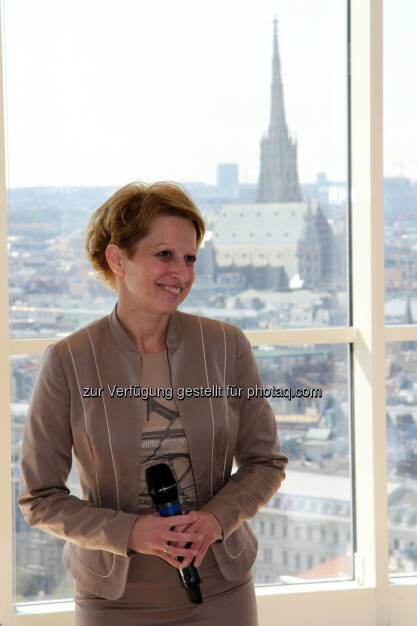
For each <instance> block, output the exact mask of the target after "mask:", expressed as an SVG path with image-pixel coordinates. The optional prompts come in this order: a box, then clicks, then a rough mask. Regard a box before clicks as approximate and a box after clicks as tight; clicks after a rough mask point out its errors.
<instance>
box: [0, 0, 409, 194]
mask: <svg viewBox="0 0 417 626" xmlns="http://www.w3.org/2000/svg"><path fill="white" fill-rule="evenodd" d="M393 2H394V0H385V6H386V7H388V8H387V9H386V11H387V15H388V14H389V15H390V11H391V13H392V14H393V15H394V18H393V19H392V18H391V16H390V23H391V22H392V23H393V28H394V32H395V33H396V34H398V33H397V31H398V30H400V32H401V35H403V31H402V30H401V29H402V24H401V21H400V18H401V19H402V20H403V21H404V23H405V26H404V27H406V28H407V29H408V31H409V32H408V35H409V37H408V39H407V37H401V39H402V45H403V46H404V45H405V43H406V41H408V48H407V53H408V55H407V59H406V60H405V59H402V61H403V63H402V66H401V70H402V72H398V67H397V66H396V65H395V64H393V66H392V68H391V70H390V71H392V74H393V76H394V78H393V85H394V87H395V85H397V84H399V82H398V81H399V80H400V78H401V77H403V78H406V77H407V76H408V78H407V80H406V81H405V82H406V84H405V85H404V84H402V82H401V89H402V91H404V89H405V87H407V82H408V83H410V82H411V81H410V80H409V77H410V71H411V67H412V66H411V61H412V60H413V55H414V57H415V52H416V50H415V49H414V48H416V44H415V43H412V41H413V37H412V35H413V33H412V30H411V24H412V23H414V24H415V23H416V22H415V21H413V20H410V19H408V20H407V16H404V15H402V13H403V12H401V15H399V14H400V12H399V11H398V10H397V11H395V10H394V4H393ZM401 3H402V4H404V5H407V7H408V6H409V7H410V11H412V12H413V14H415V13H417V11H416V9H415V8H414V7H413V6H412V1H411V0H401ZM390 5H391V6H390ZM2 6H3V31H4V35H3V36H4V43H3V48H4V56H5V59H4V69H5V84H6V132H7V168H8V174H7V176H8V186H9V187H19V186H35V185H36V186H41V185H42V186H43V185H118V184H125V183H126V182H129V181H131V180H143V181H146V182H150V181H154V180H178V181H204V182H207V183H215V178H216V167H217V164H218V163H226V162H233V163H238V164H239V175H240V182H252V183H253V182H256V181H257V179H258V175H259V144H260V139H261V137H262V135H263V134H264V133H265V131H266V130H267V127H268V122H269V104H270V81H271V57H272V19H273V17H274V14H276V15H277V17H278V20H279V26H278V38H279V49H280V56H281V65H282V77H283V83H284V98H285V109H286V115H287V123H288V126H289V130H290V133H291V134H292V135H294V136H296V137H297V141H298V168H299V176H300V180H301V182H312V181H314V180H315V178H316V175H317V173H318V172H322V171H323V172H326V173H327V175H328V177H329V178H330V179H332V180H341V181H343V180H345V179H346V116H347V107H346V34H345V30H346V9H345V1H344V0H314V2H313V1H312V0H274V1H272V0H262V1H261V2H259V0H258V2H255V1H249V0H211V1H210V2H209V3H208V2H202V1H201V0H175V1H172V0H153V1H152V2H149V0H118V1H117V2H115V1H114V0H112V1H110V0H36V2H34V1H33V0H3V5H2ZM397 6H398V5H397ZM413 47H414V48H413ZM392 54H393V55H394V56H395V58H397V57H398V55H399V51H398V45H393V46H392ZM410 57H411V59H410ZM408 61H410V66H409V69H408V71H407V62H408ZM388 65H389V64H388ZM388 65H387V67H388ZM413 65H414V63H413ZM395 81H397V83H396V82H395ZM408 88H410V85H408ZM391 91H392V89H391V88H390V91H389V93H390V94H391ZM407 95H408V97H404V98H402V99H401V115H399V114H398V105H399V103H398V101H397V100H398V99H397V100H395V99H393V98H391V97H390V100H389V104H390V106H391V108H392V111H391V112H390V115H391V117H392V119H393V120H395V126H394V125H393V126H392V128H391V126H390V128H389V132H388V133H387V135H386V136H387V138H389V142H391V143H392V144H393V146H394V149H392V150H391V151H390V152H389V158H387V159H386V163H387V170H386V171H387V172H388V171H390V172H392V173H391V174H390V175H400V172H401V173H403V174H404V175H411V176H415V178H417V157H414V153H413V149H412V145H411V144H410V145H409V142H408V138H407V137H408V135H409V132H410V129H411V132H412V133H414V134H415V135H417V128H416V122H415V120H414V113H413V109H416V106H415V105H416V98H415V92H414V88H413V91H412V93H411V94H410V93H409V92H408V93H407V94H404V96H407ZM410 96H412V97H414V102H413V101H412V97H411V98H410ZM410 100H411V102H410ZM411 120H413V123H414V125H413V123H412V122H411ZM404 129H406V130H407V133H405V132H404ZM399 137H401V141H399V140H398V138H399ZM416 138H417V137H416ZM414 145H416V142H415V140H414ZM399 146H400V147H399ZM413 159H414V162H413ZM388 162H389V169H388Z"/></svg>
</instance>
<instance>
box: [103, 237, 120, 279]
mask: <svg viewBox="0 0 417 626" xmlns="http://www.w3.org/2000/svg"><path fill="white" fill-rule="evenodd" d="M124 257H125V254H124V252H123V250H121V249H120V248H119V247H118V246H116V244H114V243H109V245H108V246H107V248H106V259H107V263H108V264H109V267H110V269H111V270H112V271H113V272H114V273H115V274H116V275H117V276H124V275H125V269H124Z"/></svg>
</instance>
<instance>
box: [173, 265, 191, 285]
mask: <svg viewBox="0 0 417 626" xmlns="http://www.w3.org/2000/svg"><path fill="white" fill-rule="evenodd" d="M189 269H190V268H189V267H188V265H187V264H186V262H185V261H184V259H182V260H181V259H180V260H178V261H176V262H175V263H174V265H173V266H172V267H171V276H173V277H174V276H175V278H177V279H178V280H180V281H181V282H182V283H185V282H187V280H188V276H189Z"/></svg>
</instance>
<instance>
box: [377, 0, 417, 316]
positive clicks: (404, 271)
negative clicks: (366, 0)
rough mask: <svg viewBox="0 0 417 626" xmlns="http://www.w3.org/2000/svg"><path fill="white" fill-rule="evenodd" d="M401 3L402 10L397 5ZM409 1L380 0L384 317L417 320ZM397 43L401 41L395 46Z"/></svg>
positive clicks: (416, 167) (416, 97) (416, 102)
mask: <svg viewBox="0 0 417 626" xmlns="http://www.w3.org/2000/svg"><path fill="white" fill-rule="evenodd" d="M400 7H401V10H400ZM416 19H417V5H416V3H415V2H413V0H403V1H402V2H401V4H400V5H399V4H398V3H396V2H395V0H386V1H385V2H384V153H385V158H384V167H385V171H384V177H385V178H384V191H385V320H386V322H387V323H388V324H413V323H416V321H417V301H416V299H415V297H414V295H415V289H416V286H417V222H416V204H417V158H416V151H415V146H416V141H417V121H416V115H415V112H416V108H417V92H416V89H415V87H414V81H412V80H410V76H412V75H413V73H414V68H415V59H416V56H417V41H416V37H415V32H414V24H415V21H416ZM399 42H401V44H400V45H399Z"/></svg>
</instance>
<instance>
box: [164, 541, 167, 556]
mask: <svg viewBox="0 0 417 626" xmlns="http://www.w3.org/2000/svg"><path fill="white" fill-rule="evenodd" d="M164 552H165V554H166V553H167V552H168V544H167V543H166V544H165V548H164Z"/></svg>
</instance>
